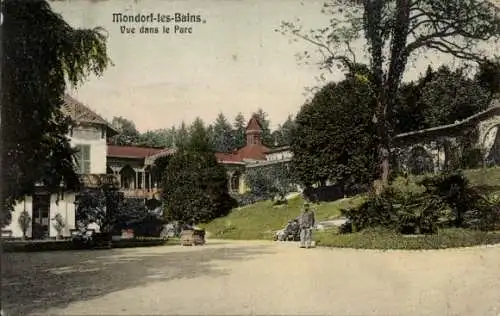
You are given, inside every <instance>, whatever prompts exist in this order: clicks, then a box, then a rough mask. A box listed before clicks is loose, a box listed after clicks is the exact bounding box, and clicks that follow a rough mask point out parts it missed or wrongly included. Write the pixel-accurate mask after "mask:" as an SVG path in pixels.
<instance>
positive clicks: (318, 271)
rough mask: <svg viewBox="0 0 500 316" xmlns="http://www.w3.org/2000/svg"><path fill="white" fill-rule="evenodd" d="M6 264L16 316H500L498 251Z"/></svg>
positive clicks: (178, 250) (187, 252) (289, 251)
mask: <svg viewBox="0 0 500 316" xmlns="http://www.w3.org/2000/svg"><path fill="white" fill-rule="evenodd" d="M8 256H9V258H7V259H5V260H6V261H5V262H4V270H5V264H16V263H17V264H18V267H19V265H22V261H24V262H26V260H29V262H31V263H33V264H35V266H36V269H35V271H36V273H33V275H32V277H31V281H30V282H31V283H32V284H31V285H29V284H26V282H28V280H30V278H29V277H28V276H27V274H29V272H28V271H29V269H28V268H26V269H25V270H24V272H23V271H21V270H23V269H20V270H19V269H17V270H19V271H18V273H17V277H16V278H14V277H13V275H15V274H16V273H15V271H16V266H10V268H9V267H8V269H7V270H8V271H7V272H9V271H10V273H11V277H10V278H9V276H6V279H7V281H9V280H10V282H11V283H12V282H14V283H12V284H11V285H10V287H9V286H8V285H7V286H4V285H2V286H3V288H4V289H3V290H4V295H5V293H7V296H8V300H9V301H8V304H7V305H8V307H10V310H11V311H12V310H14V311H16V312H18V313H19V312H23V313H28V312H31V313H34V312H37V313H40V314H44V315H47V314H50V315H112V314H113V315H118V314H122V315H141V314H142V315H144V314H148V315H153V314H158V315H159V314H162V315H168V314H171V315H173V314H176V315H182V314H184V315H186V314H208V315H222V314H226V315H229V314H231V315H236V314H237V315H252V314H260V315H262V314H268V315H269V314H274V315H278V314H288V315H292V314H293V315H300V314H303V315H306V314H307V315H312V314H317V315H319V314H321V315H451V314H453V315H495V316H496V315H500V246H494V247H481V248H468V249H458V250H457V249H455V250H442V251H425V252H404V251H389V252H381V251H368V250H349V249H322V248H316V249H299V248H298V247H297V246H296V245H295V244H283V243H271V242H225V241H209V244H208V245H207V246H205V247H195V248H182V247H177V246H170V247H154V248H136V249H118V250H112V251H107V252H106V251H102V252H98V251H95V252H58V253H55V252H54V253H50V254H49V253H37V254H9V255H8ZM30 256H31V257H30ZM27 258H29V259H27ZM40 261H42V263H40ZM51 266H52V267H51ZM12 274H13V275H12ZM36 276H37V277H36ZM23 278H24V279H23ZM16 279H17V280H18V281H17V282H18V284H17V285H16V284H15V280H16ZM19 279H20V280H19ZM4 280H5V279H4ZM58 282H59V283H58ZM4 283H5V281H4ZM16 287H17V288H16ZM27 287H34V288H31V289H29V290H28V291H29V294H26V293H24V294H23V291H22V290H23V288H24V290H25V291H26V288H27ZM14 288H16V290H14ZM16 291H18V294H16ZM44 291H45V292H44ZM19 293H20V294H19ZM16 301H17V302H16ZM18 303H19V304H21V305H23V304H24V305H23V306H24V308H25V309H24V310H21V309H15V308H16V307H15V306H16V304H18ZM4 306H5V305H4ZM9 315H15V313H12V312H11V313H10V314H9Z"/></svg>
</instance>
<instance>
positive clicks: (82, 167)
mask: <svg viewBox="0 0 500 316" xmlns="http://www.w3.org/2000/svg"><path fill="white" fill-rule="evenodd" d="M76 150H78V153H77V158H76V161H77V169H76V170H77V172H78V173H81V174H89V173H90V145H77V146H76Z"/></svg>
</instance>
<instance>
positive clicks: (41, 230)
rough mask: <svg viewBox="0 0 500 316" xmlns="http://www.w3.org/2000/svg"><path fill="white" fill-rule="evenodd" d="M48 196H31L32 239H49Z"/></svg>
mask: <svg viewBox="0 0 500 316" xmlns="http://www.w3.org/2000/svg"><path fill="white" fill-rule="evenodd" d="M49 214H50V194H48V193H39V194H35V195H34V196H33V226H32V229H33V230H32V231H33V234H32V238H33V239H46V238H49V224H50V221H49Z"/></svg>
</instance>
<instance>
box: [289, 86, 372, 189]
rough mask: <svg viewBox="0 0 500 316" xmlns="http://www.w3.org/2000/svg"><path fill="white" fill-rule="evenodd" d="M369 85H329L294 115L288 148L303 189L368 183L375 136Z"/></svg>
mask: <svg viewBox="0 0 500 316" xmlns="http://www.w3.org/2000/svg"><path fill="white" fill-rule="evenodd" d="M369 100H370V85H369V84H367V83H364V82H362V81H360V80H358V79H356V78H352V77H348V79H346V80H344V81H342V82H339V83H329V84H327V85H326V86H324V87H323V88H322V89H321V90H320V91H318V92H317V93H316V94H315V96H314V97H313V99H312V100H311V101H310V102H309V103H307V104H305V105H304V106H303V107H302V108H301V109H300V112H299V113H298V114H297V117H296V120H295V123H296V129H295V133H294V137H293V140H292V144H291V150H292V152H293V158H292V167H293V170H294V174H295V177H296V178H297V180H299V181H300V182H301V183H302V184H303V185H305V186H311V185H313V184H316V183H320V184H322V185H325V184H326V182H327V181H331V182H334V183H338V184H341V185H347V184H349V183H350V182H353V181H355V182H357V183H362V184H366V183H369V182H370V181H372V180H373V179H374V175H375V169H376V168H375V166H376V154H377V153H376V150H375V147H376V146H375V144H376V138H375V136H374V135H373V127H374V123H373V122H372V120H371V118H372V112H371V111H370V103H369Z"/></svg>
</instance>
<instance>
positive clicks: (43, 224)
mask: <svg viewBox="0 0 500 316" xmlns="http://www.w3.org/2000/svg"><path fill="white" fill-rule="evenodd" d="M63 111H64V112H65V113H66V114H67V115H69V116H70V117H71V118H72V119H73V121H74V122H75V125H74V126H73V128H72V130H71V131H70V134H69V135H68V137H69V139H70V144H71V146H72V147H74V148H76V149H77V150H78V153H77V161H78V163H77V165H76V170H77V172H78V173H79V174H80V175H82V178H84V177H85V176H88V175H102V174H106V155H107V141H106V140H107V137H108V136H113V135H114V134H116V131H114V130H113V129H112V128H111V127H110V125H109V124H108V122H106V120H104V119H103V118H102V117H101V116H99V115H98V114H96V113H95V112H93V111H92V110H90V109H89V108H88V107H86V106H85V105H83V104H82V103H80V102H78V101H77V100H75V99H73V98H72V97H70V96H68V95H66V96H65V104H64V107H63ZM75 195H76V192H65V193H64V194H50V193H49V192H47V191H46V190H44V188H43V187H39V188H37V190H36V192H35V194H34V195H33V196H26V197H25V198H24V199H23V200H22V201H20V202H18V203H17V204H16V205H15V207H14V212H13V213H12V221H11V223H10V224H9V225H8V226H7V227H4V228H3V229H2V235H3V236H6V235H7V236H10V237H13V238H21V237H23V228H22V227H21V224H20V223H19V218H20V216H21V214H23V213H24V212H26V213H27V214H28V215H29V218H30V221H27V222H28V223H29V225H27V227H28V229H27V231H26V237H27V238H32V239H46V238H52V237H56V236H58V231H57V229H56V224H57V223H56V221H55V220H54V218H55V217H56V215H57V214H60V215H59V217H60V218H61V219H62V222H63V226H64V228H63V229H62V231H61V235H62V236H63V237H69V236H70V235H71V230H72V229H75V226H76V222H75Z"/></svg>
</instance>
